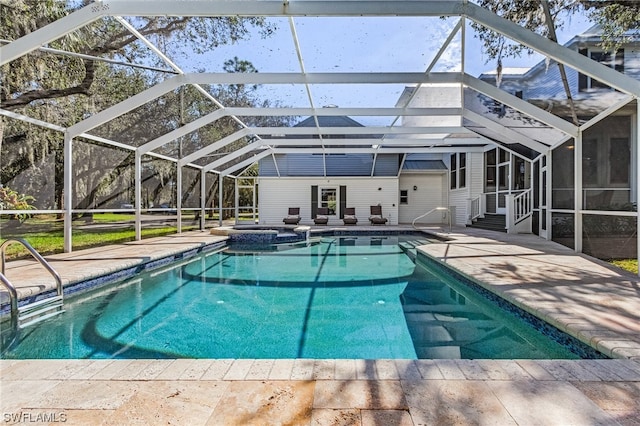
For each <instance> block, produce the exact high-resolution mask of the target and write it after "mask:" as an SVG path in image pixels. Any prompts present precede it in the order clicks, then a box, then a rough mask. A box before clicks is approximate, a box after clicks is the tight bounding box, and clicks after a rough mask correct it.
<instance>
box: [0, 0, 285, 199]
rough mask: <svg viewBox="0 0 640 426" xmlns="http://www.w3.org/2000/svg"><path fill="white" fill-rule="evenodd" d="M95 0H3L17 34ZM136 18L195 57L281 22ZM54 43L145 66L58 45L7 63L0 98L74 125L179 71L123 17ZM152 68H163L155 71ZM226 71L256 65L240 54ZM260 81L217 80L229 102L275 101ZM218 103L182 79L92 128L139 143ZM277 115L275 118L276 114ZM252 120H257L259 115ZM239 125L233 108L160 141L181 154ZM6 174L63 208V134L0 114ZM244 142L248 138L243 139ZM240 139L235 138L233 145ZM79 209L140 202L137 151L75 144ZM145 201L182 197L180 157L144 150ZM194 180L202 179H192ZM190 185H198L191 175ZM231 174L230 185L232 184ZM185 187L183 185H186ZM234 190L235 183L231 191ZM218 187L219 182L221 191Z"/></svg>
mask: <svg viewBox="0 0 640 426" xmlns="http://www.w3.org/2000/svg"><path fill="white" fill-rule="evenodd" d="M88 3H90V1H88V0H67V1H60V0H12V1H0V24H1V25H0V38H1V39H6V40H15V39H17V38H19V37H22V36H24V35H26V34H28V33H30V32H33V31H35V30H37V29H38V28H41V27H43V26H45V25H47V24H49V23H51V22H54V21H55V20H57V19H60V18H61V17H64V16H66V15H68V14H69V13H71V12H73V11H74V10H76V9H78V8H80V7H82V6H84V5H86V4H88ZM130 23H131V24H132V25H133V26H134V27H136V29H137V30H138V31H139V32H140V33H141V34H142V35H144V36H145V37H147V38H149V39H150V40H151V41H152V42H154V43H155V44H156V45H158V46H162V48H163V50H165V51H167V52H170V56H173V57H176V56H180V55H182V56H184V57H188V56H189V55H192V53H193V52H196V53H198V52H208V51H211V50H214V49H215V48H216V47H218V46H220V45H223V44H229V43H234V42H236V41H238V40H240V39H242V38H246V37H248V36H249V34H250V32H251V30H252V29H257V30H258V32H259V34H260V35H261V36H263V37H266V36H269V35H270V34H271V33H272V32H273V29H274V27H273V26H272V25H271V24H270V23H268V22H267V21H266V20H265V19H263V18H238V17H223V18H208V17H137V18H131V20H130ZM48 47H50V48H54V49H59V50H64V51H68V52H75V53H82V54H86V55H91V56H94V57H101V58H105V59H110V60H116V61H121V62H126V63H136V64H144V66H146V67H147V68H144V67H129V66H125V65H114V64H108V63H105V62H102V61H100V60H91V59H81V58H78V57H74V56H68V55H61V54H57V53H51V52H44V51H40V50H37V51H34V52H32V53H29V54H27V55H24V56H23V57H21V58H18V59H16V60H14V61H12V62H11V63H10V64H8V65H5V66H3V67H1V68H0V72H1V73H2V80H3V84H2V85H1V86H0V107H2V108H4V109H7V110H12V111H15V112H17V113H20V114H24V115H26V116H29V117H33V118H35V119H39V120H43V121H46V122H48V123H52V124H55V125H58V126H61V127H63V128H64V127H69V126H71V125H73V124H75V123H77V122H79V121H81V120H83V119H86V118H88V117H89V116H91V115H93V114H95V113H97V112H99V111H103V110H105V109H107V108H109V107H111V106H113V105H115V104H117V103H119V102H121V101H123V100H125V99H128V98H130V97H131V96H133V95H135V94H137V93H140V92H141V91H143V90H145V89H147V88H149V87H151V86H153V85H155V84H157V83H158V82H159V81H162V80H164V79H166V78H167V77H169V76H171V75H172V74H167V73H166V72H161V71H159V69H160V68H163V69H164V68H166V64H164V63H163V62H162V60H161V59H160V58H159V57H158V56H157V55H155V54H153V53H152V52H151V51H150V50H149V49H147V48H146V47H145V46H144V45H143V44H142V43H140V42H139V41H138V39H137V38H136V37H135V36H134V35H133V34H132V33H130V32H129V31H128V30H126V29H125V27H124V26H123V25H121V24H120V22H118V21H117V20H116V19H115V18H105V19H102V20H99V21H96V22H94V23H92V24H90V25H88V26H86V27H82V28H80V29H78V30H76V31H75V32H73V33H71V34H69V35H66V36H64V37H61V38H60V39H58V40H55V41H53V42H51V43H50V44H49V45H48ZM149 67H155V68H156V69H154V70H152V69H149ZM224 69H225V70H226V71H228V72H257V70H256V69H255V68H254V67H253V65H252V64H251V63H250V62H248V61H244V60H241V59H238V58H234V59H233V60H230V61H226V62H225V63H224ZM256 89H257V88H256V87H255V86H247V87H244V86H231V87H210V88H209V91H210V94H211V95H212V96H213V97H214V98H215V99H216V101H217V102H219V103H220V104H222V105H234V106H253V105H261V106H267V105H268V102H267V103H265V102H266V101H262V100H260V99H259V97H258V96H257V92H256ZM216 109H218V105H217V104H216V102H214V101H212V100H211V99H210V98H209V97H207V96H205V95H203V94H202V93H201V92H200V91H199V90H197V89H196V88H194V87H193V86H184V87H181V88H180V89H178V90H175V91H172V92H170V93H168V94H166V95H164V96H162V97H161V98H159V99H157V100H154V101H152V102H149V103H147V104H145V105H143V106H141V107H139V108H136V109H135V110H133V111H131V112H129V113H127V114H124V115H122V116H120V117H118V118H116V119H114V120H111V121H110V122H108V123H106V124H104V125H101V126H99V127H97V128H95V129H92V130H91V133H92V134H93V135H95V136H99V137H102V138H105V139H109V140H113V141H117V142H120V143H123V144H127V145H130V146H133V147H136V146H140V145H142V144H144V143H146V142H148V141H150V140H153V139H155V138H157V137H159V136H160V135H164V134H166V133H168V132H170V131H172V130H175V129H176V128H178V127H180V126H182V125H184V124H186V123H189V122H191V121H193V120H195V119H197V118H200V117H203V116H204V115H206V114H208V113H211V112H213V111H214V110H216ZM269 119H270V120H273V118H269ZM249 125H252V124H251V123H250V124H249ZM239 129H240V125H239V124H238V123H237V121H236V120H234V118H232V117H225V118H223V119H221V120H218V121H217V122H215V123H214V124H212V125H209V126H206V127H205V128H201V129H199V130H198V131H197V132H191V133H190V134H188V135H186V136H184V137H182V138H180V140H178V141H175V142H173V143H170V144H166V145H165V146H162V147H161V148H159V149H156V150H154V151H155V152H156V153H158V154H163V155H167V156H172V157H177V158H181V157H183V156H184V155H187V154H190V153H192V152H195V151H196V150H198V149H200V148H203V147H204V146H206V145H208V144H210V143H211V141H214V140H219V139H221V138H222V137H224V136H227V135H229V134H231V133H233V132H235V131H237V130H239ZM0 141H2V142H0V152H2V155H1V156H0V183H5V184H6V183H10V184H11V185H12V186H18V187H20V188H21V189H23V190H24V191H25V192H29V193H34V194H35V193H38V192H37V191H38V190H41V191H42V194H41V193H38V199H39V203H40V204H42V206H41V208H44V209H48V208H56V209H62V208H63V204H62V201H63V199H62V195H63V188H64V184H63V182H64V180H63V175H64V170H63V165H64V153H63V135H62V133H60V132H56V131H53V130H48V129H42V128H40V127H37V126H34V125H30V124H27V123H25V122H22V121H18V120H14V119H8V118H0ZM237 144H240V145H242V144H246V141H245V140H243V141H239V142H237V143H236V145H237ZM236 145H232V146H230V147H228V149H233V148H235V146H236ZM73 156H74V157H73V173H74V180H75V182H76V187H75V188H74V194H73V195H74V200H73V208H79V209H90V208H116V207H118V206H119V205H120V204H122V203H131V202H132V201H133V186H134V178H135V176H134V156H133V155H132V152H130V151H128V150H126V149H118V148H114V147H112V146H107V145H103V144H100V143H96V142H95V141H91V142H90V143H87V141H86V140H85V139H82V138H77V139H75V141H74V146H73ZM142 162H143V181H144V185H145V187H144V188H145V190H146V193H145V195H146V201H147V207H149V205H150V204H155V205H158V204H161V203H172V204H173V205H175V196H174V195H173V196H172V195H171V192H172V191H174V190H175V186H172V183H174V182H175V181H176V169H175V164H173V163H171V162H169V161H158V160H156V159H154V158H153V157H150V156H143V158H142ZM194 182H195V181H194ZM190 185H191V186H193V187H192V188H187V189H186V190H185V198H186V197H188V196H189V194H188V193H189V192H191V193H192V192H193V191H194V190H197V189H198V188H199V185H195V184H194V183H193V182H190ZM232 185H233V184H232V183H231V182H230V180H229V186H230V187H232ZM183 189H184V188H183ZM231 192H233V191H231ZM215 193H216V194H217V189H216V192H215Z"/></svg>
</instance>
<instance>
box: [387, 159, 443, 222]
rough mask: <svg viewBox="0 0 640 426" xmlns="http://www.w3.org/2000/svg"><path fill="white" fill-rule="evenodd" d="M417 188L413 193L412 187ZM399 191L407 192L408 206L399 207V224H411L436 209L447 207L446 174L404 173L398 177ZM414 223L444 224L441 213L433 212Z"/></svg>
mask: <svg viewBox="0 0 640 426" xmlns="http://www.w3.org/2000/svg"><path fill="white" fill-rule="evenodd" d="M414 186H415V187H417V189H416V190H415V191H414V190H413V187H414ZM400 189H406V190H407V191H408V195H409V197H408V204H402V205H400V206H399V209H398V215H399V222H400V223H411V222H413V220H414V219H415V218H416V217H418V216H420V215H422V214H425V213H427V212H428V211H429V210H431V209H434V208H436V207H446V205H447V198H446V197H447V174H446V172H444V173H443V172H438V173H404V174H402V175H401V176H400V187H399V189H398V194H399V193H400V192H399V190H400ZM416 223H444V220H443V218H442V212H433V213H431V214H430V215H428V216H425V217H424V218H423V219H420V220H419V221H418V222H416Z"/></svg>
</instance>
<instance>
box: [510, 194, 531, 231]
mask: <svg viewBox="0 0 640 426" xmlns="http://www.w3.org/2000/svg"><path fill="white" fill-rule="evenodd" d="M531 194H532V191H531V190H530V189H527V190H526V191H524V192H523V193H521V194H518V195H516V196H515V197H513V223H514V224H518V222H521V221H522V220H524V219H526V218H527V217H529V216H531V214H532V212H533V209H532V204H531Z"/></svg>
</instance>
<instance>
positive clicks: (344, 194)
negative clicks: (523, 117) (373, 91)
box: [257, 116, 448, 225]
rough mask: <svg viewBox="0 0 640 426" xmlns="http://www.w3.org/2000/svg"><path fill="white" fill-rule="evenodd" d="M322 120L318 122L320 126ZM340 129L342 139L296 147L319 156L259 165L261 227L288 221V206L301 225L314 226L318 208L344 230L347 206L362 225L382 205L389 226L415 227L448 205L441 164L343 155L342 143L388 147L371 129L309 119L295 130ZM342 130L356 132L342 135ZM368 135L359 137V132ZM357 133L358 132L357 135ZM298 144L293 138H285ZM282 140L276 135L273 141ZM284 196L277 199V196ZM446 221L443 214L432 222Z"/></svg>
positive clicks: (395, 156) (313, 139) (340, 120)
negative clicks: (416, 221)
mask: <svg viewBox="0 0 640 426" xmlns="http://www.w3.org/2000/svg"><path fill="white" fill-rule="evenodd" d="M316 119H317V122H316ZM316 126H319V127H321V128H323V129H327V128H328V129H337V132H336V134H328V135H322V139H320V136H319V135H313V136H309V135H303V136H302V137H298V139H296V142H295V143H300V144H301V145H305V148H306V149H309V147H310V146H316V147H318V150H319V151H318V152H316V153H313V154H309V153H307V152H304V153H300V154H296V153H286V154H275V155H272V156H269V157H265V158H263V159H262V160H260V162H259V178H258V182H257V183H258V198H259V200H260V223H261V224H273V223H278V222H280V221H281V220H282V217H284V216H285V215H286V211H287V207H289V206H293V207H300V216H301V218H302V219H301V222H300V223H301V224H313V218H314V217H315V215H316V209H317V208H318V207H327V208H328V209H329V222H328V225H341V224H342V223H343V222H342V220H341V219H342V218H343V217H344V209H345V208H346V207H355V209H356V216H357V217H359V218H360V219H361V221H360V222H361V223H367V221H366V219H367V218H368V217H369V208H370V206H372V205H378V204H379V205H381V206H382V212H383V215H384V216H385V217H386V218H387V219H388V222H387V223H389V224H398V223H410V222H411V221H412V220H413V219H414V218H415V217H417V216H419V215H421V214H423V213H425V212H427V211H429V210H431V209H434V208H436V207H440V206H445V205H446V204H447V191H446V190H445V189H444V188H445V187H446V182H447V180H448V176H447V168H446V166H445V164H444V163H443V162H442V161H441V160H440V159H439V158H437V159H432V158H429V157H415V156H413V157H412V156H411V155H408V154H402V153H370V152H367V153H357V152H353V149H351V150H350V151H349V152H346V151H345V152H339V150H340V149H341V147H343V146H344V145H341V144H342V143H345V144H349V146H350V147H351V148H353V145H355V144H358V143H360V144H362V145H363V146H366V147H367V148H371V147H372V146H376V145H377V144H381V143H382V135H376V134H365V133H364V129H365V127H364V126H363V125H362V124H360V123H359V122H357V121H356V120H354V119H352V118H349V117H345V116H318V117H315V118H314V117H309V118H307V119H305V120H303V121H301V122H300V123H298V124H297V125H296V126H295V127H298V128H305V127H316ZM340 128H345V131H346V129H351V130H352V129H356V130H355V131H351V132H350V133H351V134H348V135H346V134H340V130H339V129H340ZM358 128H362V129H363V133H362V134H358V133H357V129H358ZM354 132H355V133H354ZM282 137H283V138H288V139H292V137H291V136H289V135H287V136H282ZM274 138H277V136H272V138H271V139H270V140H271V142H274V143H275V141H273V140H272V139H274ZM272 194H278V196H277V197H273V196H271V195H272ZM430 219H431V222H438V223H440V222H443V221H444V220H445V219H446V217H444V218H443V217H442V215H440V216H438V217H435V216H434V217H432V218H430Z"/></svg>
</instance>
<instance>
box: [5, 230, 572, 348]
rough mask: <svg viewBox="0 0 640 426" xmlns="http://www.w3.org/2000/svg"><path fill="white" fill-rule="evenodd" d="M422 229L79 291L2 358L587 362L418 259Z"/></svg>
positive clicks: (199, 260) (277, 251)
mask: <svg viewBox="0 0 640 426" xmlns="http://www.w3.org/2000/svg"><path fill="white" fill-rule="evenodd" d="M424 243H427V241H425V240H424V237H416V236H411V235H394V236H380V235H378V236H327V237H322V238H315V239H313V240H311V241H309V242H305V243H298V244H278V245H272V246H269V247H263V248H262V249H261V250H253V249H248V248H247V247H239V248H236V247H233V246H232V247H229V248H228V249H226V250H224V251H222V252H218V253H208V254H203V255H200V256H197V257H195V258H192V259H190V260H188V261H183V262H179V263H176V264H173V265H169V266H167V267H164V268H162V269H158V270H154V271H150V272H145V273H143V274H141V275H140V276H137V277H135V278H132V279H129V280H127V281H124V282H122V283H119V284H117V285H113V286H110V287H108V288H105V289H101V290H94V291H92V292H89V293H86V294H84V295H80V296H75V297H72V298H69V299H68V300H67V302H66V304H65V308H66V312H65V313H64V314H63V315H59V316H58V317H56V318H53V319H50V320H48V321H47V322H46V323H41V324H39V325H36V326H34V327H28V328H25V329H23V330H20V335H19V336H18V340H17V343H16V344H14V345H13V346H12V347H11V348H9V349H8V350H6V351H4V353H3V358H183V357H188V358H365V359H379V358H409V359H414V358H494V359H499V358H511V359H512V358H527V359H536V358H565V359H571V358H577V357H578V356H577V355H576V354H575V353H574V352H572V351H571V350H570V349H569V348H567V347H565V346H563V345H560V344H558V343H556V342H555V341H553V340H551V339H549V338H547V337H546V336H545V335H544V334H543V333H541V332H539V331H537V330H536V329H534V328H532V327H531V326H530V325H529V324H527V323H526V322H524V321H521V320H520V319H518V318H516V317H515V316H513V315H511V314H510V313H508V312H506V311H504V310H501V309H499V308H496V306H494V304H492V303H491V302H489V301H488V300H486V299H484V298H483V297H481V296H479V295H478V294H477V293H475V292H474V291H472V290H470V289H469V288H468V287H467V286H465V285H464V284H461V283H459V282H456V281H454V280H452V278H450V277H448V276H446V275H442V274H440V273H439V272H438V271H436V270H433V269H431V268H429V267H428V265H424V264H422V263H421V262H418V263H417V264H416V263H414V262H413V260H412V254H413V253H412V252H413V247H414V246H416V245H420V244H424Z"/></svg>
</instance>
